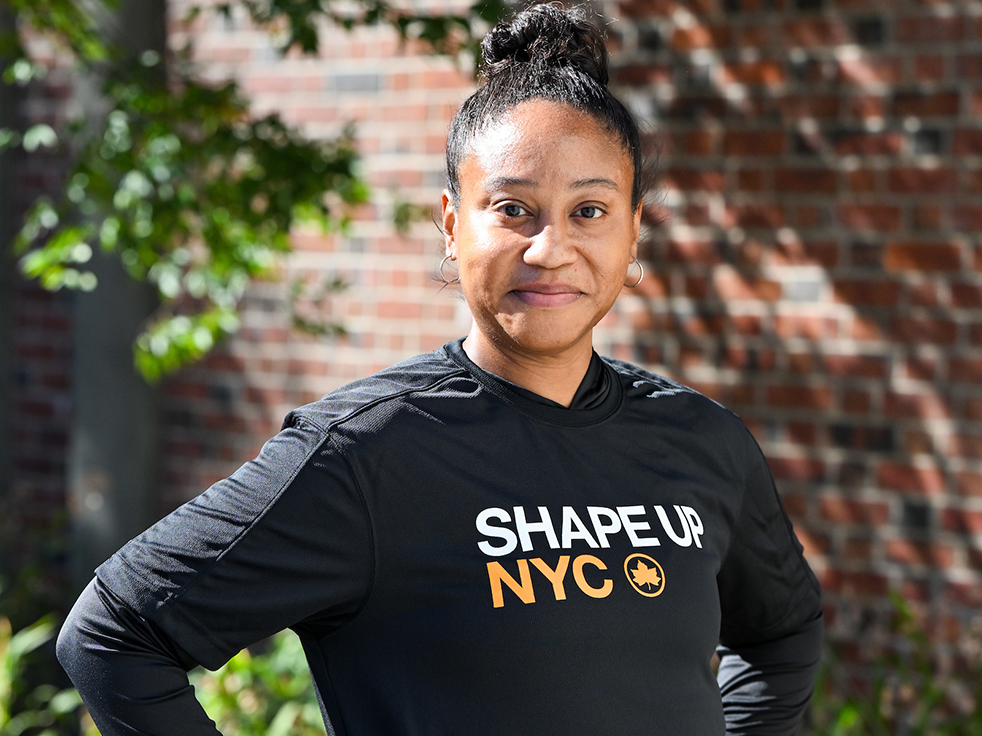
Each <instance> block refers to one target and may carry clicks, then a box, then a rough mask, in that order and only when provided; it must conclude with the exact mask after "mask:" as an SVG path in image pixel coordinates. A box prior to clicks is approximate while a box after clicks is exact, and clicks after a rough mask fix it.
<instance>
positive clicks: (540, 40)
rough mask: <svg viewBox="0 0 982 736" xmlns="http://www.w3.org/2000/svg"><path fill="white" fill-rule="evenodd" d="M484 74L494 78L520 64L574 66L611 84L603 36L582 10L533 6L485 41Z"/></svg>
mask: <svg viewBox="0 0 982 736" xmlns="http://www.w3.org/2000/svg"><path fill="white" fill-rule="evenodd" d="M481 54H482V58H483V67H482V73H483V74H484V76H485V77H487V78H491V77H494V76H496V75H498V74H500V73H502V72H505V71H506V70H507V69H509V68H511V67H513V66H514V65H516V64H531V65H535V66H544V67H550V66H551V67H573V68H576V69H578V70H579V71H581V72H583V73H584V74H586V75H588V76H590V77H592V78H593V79H595V80H596V81H598V82H600V83H601V84H604V85H606V84H607V79H608V75H607V48H606V46H605V45H604V39H603V35H602V34H601V32H600V30H599V29H598V28H597V27H596V26H595V25H594V24H593V23H591V22H590V21H589V20H588V19H587V17H586V14H585V13H584V12H583V11H582V10H580V9H579V8H571V9H569V10H567V9H564V8H562V7H560V6H559V5H558V4H556V3H545V4H542V5H533V6H532V7H530V8H528V9H527V10H523V11H522V12H521V13H518V14H517V15H516V16H515V17H514V18H512V19H511V20H510V21H505V22H502V23H499V24H498V25H497V26H495V27H494V28H493V29H491V31H490V32H489V33H488V35H487V36H485V37H484V40H483V41H482V42H481Z"/></svg>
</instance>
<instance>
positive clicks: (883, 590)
mask: <svg viewBox="0 0 982 736" xmlns="http://www.w3.org/2000/svg"><path fill="white" fill-rule="evenodd" d="M821 581H822V588H823V589H824V590H826V591H828V592H832V593H839V594H840V595H846V596H874V597H877V598H882V597H883V596H885V595H886V594H887V591H888V589H889V588H888V583H887V579H886V578H885V577H883V576H882V575H877V574H875V573H869V572H851V571H847V570H836V569H834V568H830V569H828V570H826V571H825V573H824V574H823V575H822V577H821Z"/></svg>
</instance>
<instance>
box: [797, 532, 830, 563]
mask: <svg viewBox="0 0 982 736" xmlns="http://www.w3.org/2000/svg"><path fill="white" fill-rule="evenodd" d="M795 532H796V535H797V537H798V541H799V542H801V546H802V548H803V550H804V553H805V556H806V557H815V556H819V555H825V554H828V551H829V546H830V545H829V537H828V535H827V534H821V533H820V532H816V531H812V530H811V529H808V528H807V527H804V526H802V527H799V528H797V529H796V530H795Z"/></svg>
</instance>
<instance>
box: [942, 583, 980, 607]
mask: <svg viewBox="0 0 982 736" xmlns="http://www.w3.org/2000/svg"><path fill="white" fill-rule="evenodd" d="M944 595H945V598H946V599H948V600H950V601H951V602H952V603H956V604H961V605H963V606H971V607H973V608H982V585H979V584H978V583H975V582H972V583H951V582H949V583H946V584H945V592H944Z"/></svg>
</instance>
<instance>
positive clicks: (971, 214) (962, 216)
mask: <svg viewBox="0 0 982 736" xmlns="http://www.w3.org/2000/svg"><path fill="white" fill-rule="evenodd" d="M951 217H952V220H953V221H954V223H955V227H956V228H958V229H959V230H979V229H982V207H971V206H966V205H958V206H956V207H954V208H953V210H952V213H951Z"/></svg>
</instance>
